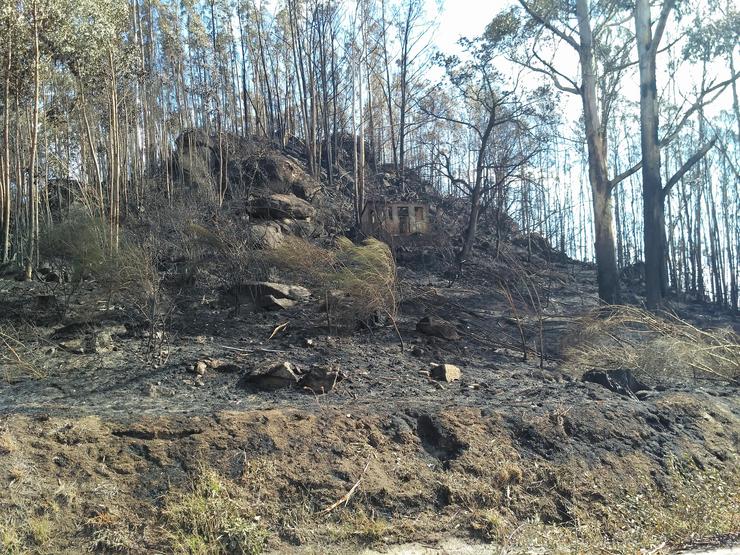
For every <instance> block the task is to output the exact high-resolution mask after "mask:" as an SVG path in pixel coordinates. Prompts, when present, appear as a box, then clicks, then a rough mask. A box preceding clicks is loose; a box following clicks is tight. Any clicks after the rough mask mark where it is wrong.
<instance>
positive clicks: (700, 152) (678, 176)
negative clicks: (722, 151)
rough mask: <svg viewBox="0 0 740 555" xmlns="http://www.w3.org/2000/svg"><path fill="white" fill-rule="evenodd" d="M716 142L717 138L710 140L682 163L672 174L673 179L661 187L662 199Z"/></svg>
mask: <svg viewBox="0 0 740 555" xmlns="http://www.w3.org/2000/svg"><path fill="white" fill-rule="evenodd" d="M716 142H717V137H714V139H712V140H711V141H709V142H708V143H707V144H705V145H704V146H703V147H701V148H700V149H699V150H697V151H696V152H695V153H694V155H693V156H692V157H691V158H689V159H688V160H686V162H684V164H683V166H681V167H680V168H679V170H678V171H677V172H676V173H674V174H673V177H671V178H670V179H669V180H668V183H666V184H665V187H663V198H665V197H667V196H668V194H669V193H670V192H671V187H673V186H674V185H675V184H676V183H678V182H679V180H680V179H681V178H682V177H683V176H684V175H685V174H686V172H687V171H689V170H690V169H691V168H692V167H693V166H694V164H696V163H697V162H698V161H699V160H701V159H702V158H704V156H706V154H707V152H709V151H710V150H711V149H712V147H713V146H714V144H715V143H716Z"/></svg>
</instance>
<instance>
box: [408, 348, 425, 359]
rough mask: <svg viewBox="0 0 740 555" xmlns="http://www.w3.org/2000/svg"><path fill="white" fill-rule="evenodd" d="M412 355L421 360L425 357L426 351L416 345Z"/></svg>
mask: <svg viewBox="0 0 740 555" xmlns="http://www.w3.org/2000/svg"><path fill="white" fill-rule="evenodd" d="M411 354H412V355H413V356H415V357H416V358H419V357H421V356H423V355H424V349H422V348H421V347H419V346H418V345H415V346H414V348H413V349H411Z"/></svg>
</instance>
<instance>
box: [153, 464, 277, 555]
mask: <svg viewBox="0 0 740 555" xmlns="http://www.w3.org/2000/svg"><path fill="white" fill-rule="evenodd" d="M246 513H247V511H245V508H244V507H243V506H242V505H240V504H239V503H238V502H237V501H236V500H235V499H233V498H232V497H231V495H230V493H229V491H228V490H227V487H226V485H225V484H224V482H223V481H222V480H221V479H220V477H219V476H218V475H217V474H215V473H214V472H213V471H210V470H204V471H203V472H202V473H201V475H200V476H199V477H198V479H197V480H196V481H195V483H194V484H193V486H192V488H191V491H189V492H187V493H184V494H175V495H171V496H170V497H169V498H168V499H167V503H166V506H165V510H164V517H165V525H166V526H165V530H166V532H167V534H168V537H169V539H170V541H171V544H172V548H173V550H174V551H175V552H177V553H188V554H192V555H196V554H197V555H211V554H213V555H217V554H238V555H256V554H258V553H261V552H262V550H263V547H264V544H265V540H266V539H267V534H266V532H265V530H263V529H262V528H260V527H259V526H258V525H257V524H255V523H254V522H252V521H251V520H248V519H247V518H246V517H245V514H246Z"/></svg>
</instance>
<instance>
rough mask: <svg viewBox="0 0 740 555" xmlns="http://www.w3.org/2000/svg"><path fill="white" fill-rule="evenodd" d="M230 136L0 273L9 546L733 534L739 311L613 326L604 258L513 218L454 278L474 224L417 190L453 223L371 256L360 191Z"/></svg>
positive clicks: (522, 541)
mask: <svg viewBox="0 0 740 555" xmlns="http://www.w3.org/2000/svg"><path fill="white" fill-rule="evenodd" d="M228 144H229V145H233V144H236V145H237V146H235V147H234V148H233V150H229V151H228V152H229V156H228V160H224V159H218V158H213V156H214V155H215V153H216V152H217V149H216V147H215V146H214V143H213V140H212V137H208V136H207V135H198V134H190V135H187V136H184V138H182V139H181V140H180V141H179V144H178V149H177V151H176V156H175V158H174V159H173V162H172V168H173V170H172V171H173V172H174V174H175V175H179V177H178V179H180V180H181V187H180V188H179V189H178V190H179V191H182V192H181V193H179V194H178V195H175V196H173V197H169V198H168V197H167V196H166V195H164V194H163V193H162V192H161V191H158V190H157V188H156V187H153V188H152V189H151V190H150V191H149V192H148V193H147V194H148V196H147V197H146V199H144V202H142V203H141V204H140V208H139V210H138V212H137V211H132V212H131V213H129V214H128V216H127V217H126V218H125V219H124V221H123V226H122V231H121V235H120V239H119V241H120V242H119V250H118V254H116V255H111V254H110V253H108V252H106V250H105V247H104V246H101V243H100V241H99V238H100V229H99V228H98V227H96V226H97V224H96V223H95V221H94V220H91V219H90V218H88V217H86V216H85V212H84V210H83V208H84V206H83V205H82V203H81V201H80V200H79V199H75V198H73V197H68V198H66V199H65V200H66V203H62V204H61V205H60V206H59V207H57V210H58V213H56V215H55V217H56V218H57V221H56V225H55V228H54V232H53V234H50V235H48V236H45V237H43V238H42V241H41V244H42V258H43V260H44V264H43V265H42V266H41V267H40V268H39V269H38V271H37V272H36V273H35V274H34V279H33V280H32V281H19V280H16V279H15V277H16V274H15V273H13V272H10V270H9V271H8V272H7V273H6V275H5V276H4V277H3V278H0V294H1V295H2V312H0V376H1V377H2V379H3V382H2V387H1V388H0V414H1V416H0V420H1V422H0V478H1V479H2V480H3V481H4V484H5V488H3V491H2V492H1V493H0V506H2V508H3V511H2V515H1V516H0V546H2V549H3V552H7V553H26V552H32V553H81V552H85V551H97V552H103V553H112V552H125V553H169V552H184V553H259V552H274V553H355V552H360V551H362V550H363V549H373V550H377V551H379V552H383V550H384V549H387V548H388V547H389V546H393V545H396V544H402V545H403V544H408V543H409V542H417V543H416V544H417V545H422V546H424V547H427V548H429V549H430V550H432V551H430V552H435V551H434V550H435V549H436V548H437V547H439V550H440V551H439V552H450V553H454V552H455V549H459V550H460V552H463V550H464V549H473V552H481V553H482V552H498V551H497V550H499V549H503V550H505V552H513V553H519V552H534V553H551V552H585V553H595V552H608V553H635V552H638V550H640V549H643V550H645V551H642V552H649V553H667V552H672V551H675V550H678V549H680V548H684V547H696V546H699V547H702V546H714V545H729V544H732V542H737V541H738V539H740V536H739V534H740V521H739V520H738V515H739V514H740V495H739V494H740V472H739V470H738V469H739V468H740V465H738V456H739V455H740V453H739V452H738V451H739V449H740V446H739V444H738V430H739V429H740V397H739V396H738V375H739V374H738V360H739V359H738V356H739V351H738V335H737V323H736V322H734V321H733V320H732V319H731V317H730V316H729V315H727V314H725V313H723V312H721V311H711V310H709V309H708V308H707V307H706V306H704V305H700V304H694V305H687V304H681V303H678V302H675V303H674V304H673V306H672V307H671V308H672V310H673V315H669V314H668V313H665V314H663V315H653V314H651V313H648V312H644V311H642V310H641V309H639V308H637V307H636V306H632V307H603V306H601V307H600V305H599V302H598V297H597V286H596V275H595V269H594V268H593V267H592V266H591V265H587V264H583V263H580V262H577V261H573V260H570V259H569V258H568V257H567V256H565V255H563V254H562V253H560V252H558V251H556V250H555V249H553V248H552V247H551V246H550V245H549V244H548V243H547V241H545V240H543V239H542V238H541V237H539V236H536V235H525V234H522V233H521V232H519V231H518V230H517V229H516V226H515V225H514V224H513V223H511V222H509V221H508V220H502V222H501V223H496V222H490V221H488V222H487V223H484V224H483V225H482V230H481V233H480V236H479V238H478V241H477V243H476V246H475V250H474V256H473V257H471V259H469V260H467V261H466V262H465V264H464V266H462V267H461V266H459V265H456V264H455V262H454V256H452V254H454V251H455V249H456V248H457V243H456V239H455V237H459V236H460V233H461V229H460V226H461V222H460V221H458V219H457V218H456V217H455V216H456V214H457V212H455V207H454V204H445V203H446V202H449V201H444V200H443V199H439V198H437V197H434V196H433V195H430V194H429V193H427V192H425V191H424V189H423V187H422V185H423V183H422V181H421V180H418V184H417V186H416V187H411V191H410V192H406V193H405V194H406V197H407V198H411V197H412V198H414V199H415V202H421V201H424V202H428V203H429V204H430V206H431V207H432V215H433V217H434V226H435V227H434V231H433V232H431V233H430V234H429V235H425V236H420V237H415V238H414V237H411V238H405V239H403V240H398V239H392V238H390V239H389V238H386V239H387V240H388V241H389V243H390V245H391V246H390V247H388V246H386V245H385V244H384V243H380V242H373V241H369V242H367V241H366V242H365V243H362V240H363V238H362V237H360V236H355V237H354V238H355V243H354V244H353V243H352V242H351V241H349V240H348V239H346V238H343V237H342V235H343V233H344V232H345V231H346V230H347V229H348V222H347V220H346V214H347V210H348V209H347V206H348V205H350V204H351V195H350V191H351V185H352V184H351V179H350V176H345V180H346V182H345V184H344V185H343V184H341V183H340V184H339V186H338V187H337V188H336V189H335V190H330V189H328V188H327V187H326V184H325V183H321V182H319V181H316V180H314V179H312V178H310V177H309V175H308V172H307V170H306V167H305V165H304V162H305V161H304V160H302V159H301V158H300V157H299V156H295V155H293V154H291V152H290V150H288V151H287V152H286V151H280V150H275V149H274V148H273V147H272V146H270V145H269V144H266V143H262V142H249V141H246V140H241V139H240V140H239V142H237V143H232V142H229V143H228ZM223 167H228V168H229V172H228V175H229V179H230V180H231V181H229V189H228V190H229V194H228V195H227V196H226V198H225V200H224V202H223V205H221V206H217V204H216V201H215V200H214V199H213V198H212V197H209V196H208V191H213V190H214V187H215V188H217V186H218V175H219V168H223ZM214 181H215V183H214ZM409 182H412V180H410V179H409V178H408V177H407V179H406V183H409ZM396 186H397V185H396V184H395V182H394V176H393V175H392V172H390V170H384V172H379V173H378V174H376V175H374V176H373V177H372V183H369V184H368V189H369V190H370V189H372V187H375V191H376V192H377V193H378V194H384V195H390V190H391V189H392V188H394V187H396ZM343 187H344V188H343ZM497 229H498V230H499V232H498V233H496V230H497ZM501 229H504V231H503V232H502V231H501ZM356 233H357V230H355V234H356ZM451 253H452V254H451ZM624 286H625V287H626V288H627V290H628V292H629V291H632V293H630V294H631V295H632V297H633V298H634V299H635V300H636V301H639V300H640V298H641V297H640V295H641V294H642V293H643V291H642V290H641V287H642V286H641V285H640V283H639V276H638V279H637V280H636V281H635V282H633V283H628V282H625V284H624ZM733 326H735V329H734V330H733ZM453 539H455V540H459V543H458V544H454V543H452V544H450V543H449V542H450V540H453ZM450 545H452V546H453V547H450ZM454 545H458V548H454ZM435 546H437V547H435ZM444 546H447V547H444Z"/></svg>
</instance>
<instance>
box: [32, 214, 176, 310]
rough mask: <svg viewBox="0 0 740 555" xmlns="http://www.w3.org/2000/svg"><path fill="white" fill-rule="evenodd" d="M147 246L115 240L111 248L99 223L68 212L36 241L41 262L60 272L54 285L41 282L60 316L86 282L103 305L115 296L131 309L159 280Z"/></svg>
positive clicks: (146, 297)
mask: <svg viewBox="0 0 740 555" xmlns="http://www.w3.org/2000/svg"><path fill="white" fill-rule="evenodd" d="M155 250H156V249H154V248H153V243H152V244H143V243H138V242H135V241H133V240H132V238H131V237H129V236H127V235H125V236H123V237H121V238H120V239H119V241H118V244H117V245H116V246H115V247H114V246H113V245H112V243H111V240H110V233H109V230H108V228H107V224H106V222H105V221H103V220H101V219H100V218H96V217H93V216H91V215H89V214H87V213H85V212H73V213H72V214H70V216H69V217H67V218H66V219H65V220H64V221H62V222H60V223H58V224H56V225H54V226H53V227H52V228H50V229H48V230H47V231H46V232H45V233H44V235H43V237H42V240H41V242H40V252H41V255H42V258H43V259H44V260H46V261H48V262H51V264H52V266H54V267H56V268H57V269H58V270H61V272H60V274H61V275H60V279H59V280H58V281H56V282H52V283H48V282H44V283H45V284H46V286H47V288H48V289H49V293H50V294H52V295H54V297H55V298H56V300H57V305H56V306H57V308H58V310H59V312H60V316H64V314H65V313H66V311H67V309H68V307H69V305H70V303H71V301H72V300H73V299H74V298H75V297H76V295H77V293H78V291H79V287H80V284H81V283H82V282H83V281H84V280H86V279H93V280H96V281H98V282H99V283H100V284H101V285H102V286H103V288H104V290H105V292H106V296H107V300H108V302H109V303H110V301H111V300H112V299H113V298H114V297H116V298H121V299H125V300H127V301H129V302H131V303H133V304H135V305H141V304H149V303H150V302H151V299H152V298H154V297H155V296H157V294H158V291H159V285H160V283H161V276H160V274H159V272H158V271H157V267H156V260H155V259H156V253H155Z"/></svg>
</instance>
